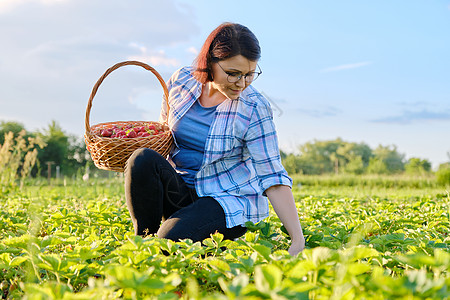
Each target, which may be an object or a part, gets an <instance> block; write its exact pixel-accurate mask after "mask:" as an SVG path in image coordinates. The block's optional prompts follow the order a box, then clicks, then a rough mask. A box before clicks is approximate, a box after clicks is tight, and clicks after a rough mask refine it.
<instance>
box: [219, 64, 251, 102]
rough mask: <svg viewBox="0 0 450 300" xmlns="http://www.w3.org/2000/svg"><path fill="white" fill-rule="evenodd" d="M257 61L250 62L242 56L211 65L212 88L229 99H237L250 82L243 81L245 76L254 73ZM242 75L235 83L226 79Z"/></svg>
mask: <svg viewBox="0 0 450 300" xmlns="http://www.w3.org/2000/svg"><path fill="white" fill-rule="evenodd" d="M256 64H257V61H251V60H248V59H247V58H245V57H244V56H242V55H237V56H233V57H231V58H227V59H225V60H221V61H219V62H217V63H213V64H212V73H213V74H212V75H213V81H212V86H213V88H215V89H217V90H218V91H219V92H221V93H222V94H223V95H224V96H225V97H227V98H229V99H232V100H234V99H237V98H238V97H239V95H240V94H241V93H242V91H243V90H245V89H246V88H247V87H248V86H249V85H250V83H251V82H247V81H246V80H245V75H247V74H250V73H252V72H255V70H256ZM229 75H230V78H233V76H234V78H236V76H237V77H239V75H243V76H242V77H241V78H240V79H239V80H238V81H236V82H234V83H233V82H229V80H228V78H229Z"/></svg>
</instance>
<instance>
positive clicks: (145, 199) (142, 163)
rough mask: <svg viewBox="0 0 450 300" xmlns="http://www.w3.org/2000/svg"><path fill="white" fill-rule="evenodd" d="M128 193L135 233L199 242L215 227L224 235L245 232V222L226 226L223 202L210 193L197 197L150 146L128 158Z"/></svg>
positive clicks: (126, 190)
mask: <svg viewBox="0 0 450 300" xmlns="http://www.w3.org/2000/svg"><path fill="white" fill-rule="evenodd" d="M125 197H126V201H127V207H128V210H129V211H130V215H131V220H132V221H133V226H134V231H135V234H136V235H149V234H154V233H156V234H157V235H158V237H161V238H167V239H171V240H173V241H178V240H180V239H185V238H189V239H191V240H193V241H194V242H196V241H201V240H203V239H205V238H208V237H209V236H210V234H212V233H215V232H216V231H217V232H220V233H222V234H223V235H224V238H225V239H235V238H237V237H240V236H241V235H243V234H244V233H245V232H246V228H245V227H243V226H236V227H233V228H227V227H226V222H225V214H224V211H223V209H222V207H221V206H220V204H219V203H218V202H217V201H216V200H214V199H213V198H211V197H198V196H197V193H196V192H195V190H194V189H190V188H189V187H188V186H187V185H186V183H185V182H184V180H183V179H182V178H181V176H180V175H178V173H177V172H176V171H175V170H174V168H173V167H172V166H171V165H170V164H169V162H168V161H167V160H166V159H165V158H164V157H162V156H161V155H159V154H158V153H157V152H156V151H153V150H150V149H146V148H142V149H138V150H136V151H135V152H134V153H133V155H132V156H131V157H130V158H129V160H128V162H127V166H126V168H125ZM161 221H162V222H163V223H162V224H161Z"/></svg>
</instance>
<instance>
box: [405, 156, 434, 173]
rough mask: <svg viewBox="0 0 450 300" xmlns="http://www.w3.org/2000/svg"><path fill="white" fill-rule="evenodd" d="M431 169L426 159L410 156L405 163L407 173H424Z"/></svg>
mask: <svg viewBox="0 0 450 300" xmlns="http://www.w3.org/2000/svg"><path fill="white" fill-rule="evenodd" d="M430 171H431V163H430V162H429V161H428V160H426V159H420V158H417V157H413V158H410V159H409V160H408V162H407V163H406V164H405V172H406V173H407V174H419V175H420V174H426V173H428V172H430Z"/></svg>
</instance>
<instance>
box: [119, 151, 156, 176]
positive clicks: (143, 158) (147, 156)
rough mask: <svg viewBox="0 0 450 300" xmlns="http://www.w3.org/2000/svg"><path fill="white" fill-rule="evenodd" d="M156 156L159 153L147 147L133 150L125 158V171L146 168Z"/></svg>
mask: <svg viewBox="0 0 450 300" xmlns="http://www.w3.org/2000/svg"><path fill="white" fill-rule="evenodd" d="M156 156H160V155H159V153H158V152H156V151H154V150H152V149H149V148H140V149H137V150H135V151H134V152H133V154H131V156H130V158H128V160H127V163H126V165H125V173H127V172H130V171H132V172H135V171H139V170H141V169H148V167H149V166H150V164H151V163H152V162H154V161H155V157H156Z"/></svg>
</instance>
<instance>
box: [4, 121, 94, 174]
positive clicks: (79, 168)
mask: <svg viewBox="0 0 450 300" xmlns="http://www.w3.org/2000/svg"><path fill="white" fill-rule="evenodd" d="M9 132H12V133H13V134H14V137H18V136H20V135H22V136H23V137H24V139H23V140H24V141H27V140H28V141H29V140H30V138H31V139H33V138H37V139H39V140H40V141H41V142H42V144H43V145H42V147H36V150H37V159H36V163H35V164H34V166H33V168H32V170H31V172H30V175H31V176H33V177H36V176H44V177H47V176H48V175H49V171H50V173H51V175H52V177H55V176H56V175H58V174H59V175H60V176H73V175H76V174H77V173H80V172H82V173H84V170H85V169H86V167H87V166H89V165H93V163H92V160H91V159H90V156H89V152H88V151H87V150H86V145H85V144H84V141H83V139H82V138H81V137H77V136H75V135H70V134H67V133H66V132H64V130H63V129H62V128H61V126H60V125H59V124H58V123H57V122H56V121H51V123H50V124H48V126H47V127H46V128H44V129H42V130H38V131H35V132H30V131H27V130H26V129H25V127H24V125H23V124H21V123H19V122H13V121H8V122H5V121H2V122H1V123H0V146H1V145H3V144H4V142H5V137H6V134H7V133H9Z"/></svg>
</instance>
